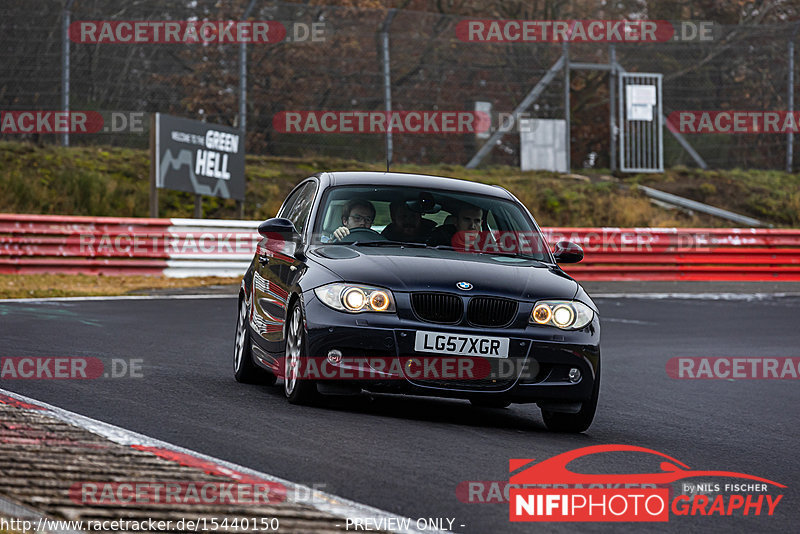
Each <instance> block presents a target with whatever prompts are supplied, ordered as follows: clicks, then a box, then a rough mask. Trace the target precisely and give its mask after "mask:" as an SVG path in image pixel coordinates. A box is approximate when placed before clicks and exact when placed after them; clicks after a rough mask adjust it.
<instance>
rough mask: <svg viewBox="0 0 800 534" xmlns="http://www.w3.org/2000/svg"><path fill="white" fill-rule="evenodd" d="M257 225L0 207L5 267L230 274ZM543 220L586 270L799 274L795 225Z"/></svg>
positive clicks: (581, 274) (587, 275) (583, 275)
mask: <svg viewBox="0 0 800 534" xmlns="http://www.w3.org/2000/svg"><path fill="white" fill-rule="evenodd" d="M256 225H257V221H214V220H187V219H176V220H173V219H145V218H142V219H139V218H116V217H67V216H59V215H15V214H0V273H52V272H64V273H87V274H162V273H164V272H165V269H167V270H168V271H170V270H171V271H177V270H180V271H181V272H180V273H179V274H175V273H172V275H176V276H187V275H193V273H194V271H193V269H196V270H198V274H200V271H202V274H203V275H207V274H213V273H214V272H215V271H214V270H215V269H216V270H220V272H222V271H224V272H225V274H226V275H228V276H232V275H233V274H231V273H238V272H240V271H241V272H244V269H245V268H246V264H247V262H249V259H250V258H252V254H253V251H254V250H255V243H256V242H257V240H258V239H259V237H258V234H256V233H255V227H256ZM542 230H543V232H544V233H545V235H546V237H547V239H548V241H549V242H550V243H551V244H553V243H555V242H556V241H560V240H567V241H573V242H576V243H578V244H580V245H581V246H582V247H583V248H584V253H585V257H584V260H583V261H582V262H581V263H579V264H576V265H565V266H564V269H565V270H566V271H567V272H568V273H570V274H571V275H573V276H574V277H575V278H577V279H578V280H597V281H600V280H722V281H729V280H746V281H800V230H797V229H755V228H572V227H566V228H543V229H542ZM194 260H205V261H194ZM212 260H213V261H212ZM226 262H227V263H226ZM176 264H180V265H176ZM243 265H244V267H243ZM187 273H188V274H187ZM167 274H170V273H169V272H168V273H167Z"/></svg>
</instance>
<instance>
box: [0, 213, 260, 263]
mask: <svg viewBox="0 0 800 534" xmlns="http://www.w3.org/2000/svg"><path fill="white" fill-rule="evenodd" d="M257 226H258V222H254V221H221V220H208V219H139V218H117V217H67V216H59V215H12V214H2V213H0V273H51V272H60V273H85V274H106V275H122V274H144V275H161V274H164V275H166V276H172V277H179V278H181V277H187V276H240V275H242V273H244V271H245V270H246V269H247V266H248V264H249V263H250V260H251V259H252V257H253V251H255V247H256V243H257V242H258V240H259V236H258V234H257V233H256V231H255V229H256V227H257Z"/></svg>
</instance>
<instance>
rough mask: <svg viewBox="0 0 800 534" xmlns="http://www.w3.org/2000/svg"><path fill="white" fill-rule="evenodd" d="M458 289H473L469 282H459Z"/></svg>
mask: <svg viewBox="0 0 800 534" xmlns="http://www.w3.org/2000/svg"><path fill="white" fill-rule="evenodd" d="M456 287H457V288H458V289H461V290H462V291H469V290H470V289H472V284H470V283H469V282H459V283H457V284H456Z"/></svg>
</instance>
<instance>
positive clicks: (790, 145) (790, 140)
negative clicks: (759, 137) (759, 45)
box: [786, 24, 800, 172]
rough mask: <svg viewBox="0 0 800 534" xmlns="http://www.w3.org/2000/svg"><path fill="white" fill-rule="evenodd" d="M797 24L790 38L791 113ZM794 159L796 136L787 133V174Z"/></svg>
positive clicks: (789, 108)
mask: <svg viewBox="0 0 800 534" xmlns="http://www.w3.org/2000/svg"><path fill="white" fill-rule="evenodd" d="M798 27H800V26H798V25H797V24H795V26H794V30H792V35H791V36H790V37H789V44H788V55H789V73H788V74H789V76H788V82H787V87H786V104H787V105H786V108H787V111H788V112H789V113H794V38H795V35H797V29H798ZM793 159H794V134H793V133H792V132H787V133H786V172H792V168H793V165H792V160H793Z"/></svg>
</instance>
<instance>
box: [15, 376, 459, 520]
mask: <svg viewBox="0 0 800 534" xmlns="http://www.w3.org/2000/svg"><path fill="white" fill-rule="evenodd" d="M0 394H3V395H8V396H9V397H13V398H15V399H17V400H20V401H22V402H25V403H28V404H33V405H36V406H40V407H42V408H45V409H46V410H47V414H48V415H50V416H52V417H55V418H56V419H60V420H61V421H64V422H65V423H68V424H71V425H74V426H77V427H80V428H83V429H85V430H88V431H89V432H93V433H95V434H98V435H100V436H103V437H105V438H107V439H109V440H111V441H113V442H114V443H118V444H120V445H129V446H130V445H142V446H145V447H159V448H163V449H168V450H171V451H174V452H178V453H181V454H188V455H191V456H194V457H195V458H200V459H201V460H205V461H208V462H213V463H216V464H217V465H220V466H223V467H226V468H228V469H231V470H234V471H239V472H241V473H246V474H248V475H251V476H255V477H259V478H262V479H264V480H269V481H270V482H277V483H279V484H283V485H284V486H285V487H286V489H287V500H289V501H291V502H296V503H300V504H305V505H308V506H312V507H314V508H316V509H317V510H320V511H322V512H327V513H329V514H333V515H336V516H339V517H342V518H343V519H344V518H349V519H353V520H355V519H361V520H362V521H363V520H366V519H370V523H371V524H373V525H374V524H375V521H380V520H381V519H385V520H386V523H385V524H389V520H391V521H392V522H393V523H394V522H397V521H398V520H407V521H410V523H409V524H410V525H415V524H416V521H415V520H414V519H410V518H407V517H404V516H401V515H398V514H393V513H391V512H387V511H384V510H381V509H379V508H374V507H372V506H369V505H366V504H361V503H358V502H355V501H351V500H349V499H345V498H343V497H338V496H336V495H333V494H330V493H326V492H323V491H319V490H318V489H313V488H310V487H308V486H304V485H302V484H295V483H294V482H290V481H288V480H285V479H282V478H279V477H276V476H273V475H269V474H267V473H262V472H260V471H256V470H255V469H250V468H248V467H243V466H241V465H237V464H234V463H232V462H228V461H226V460H221V459H219V458H214V457H213V456H208V455H205V454H202V453H199V452H196V451H193V450H190V449H185V448H183V447H179V446H177V445H173V444H171V443H167V442H165V441H161V440H158V439H155V438H151V437H149V436H145V435H144V434H139V433H138V432H134V431H132V430H128V429H125V428H122V427H118V426H115V425H112V424H109V423H104V422H103V421H98V420H97V419H92V418H90V417H86V416H84V415H80V414H78V413H75V412H70V411H69V410H65V409H63V408H59V407H58V406H53V405H52V404H48V403H46V402H42V401H39V400H36V399H32V398H30V397H26V396H25V395H20V394H18V393H14V392H12V391H7V390H5V389H2V388H0ZM288 490H291V491H288ZM292 494H293V495H294V497H295V498H292ZM298 495H304V496H306V495H307V496H309V497H308V498H307V499H297V498H296V497H297V496H298ZM362 524H364V523H363V522H362ZM339 526H344V520H343V521H342V525H339ZM383 530H386V529H383ZM393 532H400V533H414V534H418V533H420V532H423V531H422V530H416V529H413V528H408V529H400V530H395V531H393ZM424 532H426V533H427V532H434V533H440V534H445V533H444V531H440V530H425V531H424ZM447 534H450V532H448V533H447Z"/></svg>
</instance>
